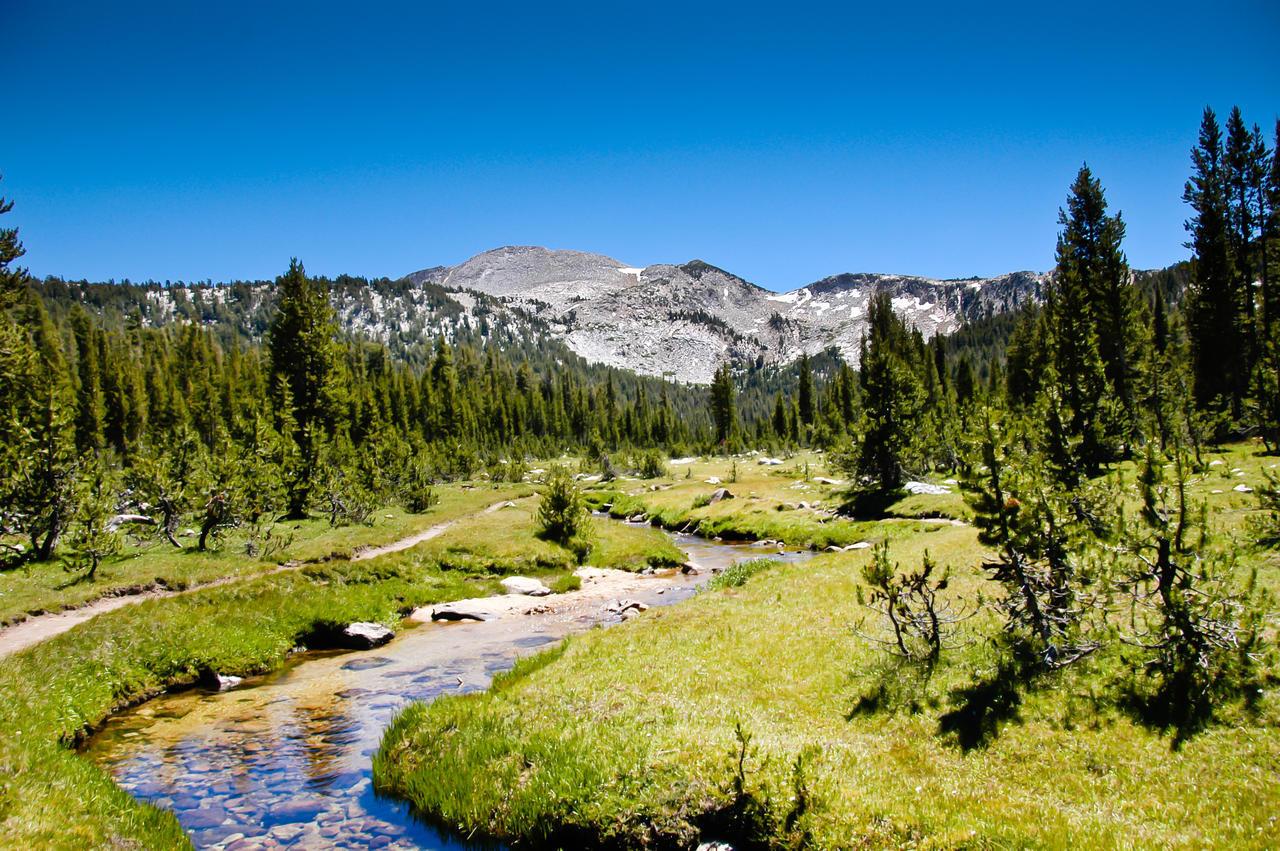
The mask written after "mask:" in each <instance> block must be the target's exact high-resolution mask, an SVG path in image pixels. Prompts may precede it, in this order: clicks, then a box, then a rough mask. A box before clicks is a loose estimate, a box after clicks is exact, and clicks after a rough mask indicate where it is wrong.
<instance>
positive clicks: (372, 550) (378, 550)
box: [351, 499, 515, 561]
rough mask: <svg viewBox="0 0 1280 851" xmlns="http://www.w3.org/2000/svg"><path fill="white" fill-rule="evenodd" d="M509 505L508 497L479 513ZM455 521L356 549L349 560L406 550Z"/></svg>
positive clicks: (442, 531)
mask: <svg viewBox="0 0 1280 851" xmlns="http://www.w3.org/2000/svg"><path fill="white" fill-rule="evenodd" d="M509 505H515V502H514V501H512V500H509V499H507V500H503V501H502V502H495V503H494V504H493V505H490V506H488V507H487V508H485V509H484V511H482V512H480V513H481V514H492V513H493V512H495V511H500V510H502V509H503V508H506V507H507V506H509ZM460 519H461V518H460ZM457 522H458V521H457V520H449V521H447V522H445V523H437V524H436V525H434V526H432V527H431V528H430V529H425V530H423V531H421V532H418V533H417V534H416V535H410V536H409V537H407V538H401V539H400V540H398V541H392V542H391V543H390V544H383V545H382V546H380V547H369V548H367V549H363V550H357V551H356V554H355V555H353V556H352V557H351V560H352V561H364V560H365V559H368V558H377V557H378V556H384V555H387V554H388V553H398V552H400V551H401V550H407V549H409V548H410V547H416V546H417V545H418V544H421V543H422V542H423V541H430V540H431V539H432V538H436V537H439V536H440V535H443V534H444V533H445V532H447V531H449V529H450V527H452V526H453V524H454V523H457Z"/></svg>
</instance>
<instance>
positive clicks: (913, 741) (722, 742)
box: [375, 445, 1280, 848]
mask: <svg viewBox="0 0 1280 851" xmlns="http://www.w3.org/2000/svg"><path fill="white" fill-rule="evenodd" d="M1208 458H1211V459H1215V460H1221V461H1222V462H1223V463H1222V464H1216V465H1214V466H1212V467H1209V468H1208V470H1209V472H1208V473H1207V474H1206V473H1202V474H1200V475H1199V476H1197V480H1196V481H1195V482H1194V484H1193V486H1192V495H1193V497H1194V498H1196V499H1201V498H1203V499H1207V500H1208V501H1209V505H1210V507H1211V510H1212V512H1213V513H1212V523H1213V525H1214V528H1215V541H1216V542H1217V545H1218V546H1222V547H1224V548H1230V549H1232V550H1234V551H1235V552H1236V554H1237V556H1238V558H1239V560H1240V563H1239V567H1240V570H1241V573H1242V575H1243V573H1245V572H1247V571H1248V570H1250V569H1252V568H1254V567H1257V568H1258V570H1259V575H1260V580H1261V583H1262V584H1263V585H1264V586H1268V587H1271V588H1273V589H1274V588H1276V587H1277V586H1278V585H1280V582H1278V580H1280V567H1278V565H1277V558H1276V555H1275V553H1274V552H1272V551H1268V550H1262V549H1259V548H1258V547H1256V546H1255V545H1253V544H1252V543H1251V541H1250V540H1249V538H1248V534H1247V533H1248V528H1249V518H1250V517H1251V516H1255V515H1256V513H1257V512H1256V499H1255V497H1254V494H1252V493H1242V492H1240V491H1236V490H1234V489H1233V488H1234V487H1235V486H1236V485H1238V484H1244V485H1245V486H1246V487H1251V488H1255V489H1256V488H1257V487H1258V486H1259V485H1260V484H1261V478H1262V477H1261V470H1263V469H1265V468H1268V467H1270V466H1271V465H1273V464H1275V463H1276V462H1277V459H1276V458H1273V457H1269V456H1265V455H1262V454H1260V452H1259V450H1258V447H1257V446H1256V445H1245V446H1235V447H1230V448H1228V449H1226V450H1224V451H1222V452H1220V453H1214V454H1212V455H1210V456H1208ZM677 469H678V468H677ZM716 469H723V467H722V466H721V467H719V468H717V467H715V466H712V465H705V466H702V467H700V468H699V471H698V473H696V474H695V475H698V476H701V478H706V477H707V476H706V475H703V473H704V472H705V473H709V474H710V475H714V474H715V473H714V472H710V471H713V470H716ZM1235 470H1239V471H1240V472H1233V471H1235ZM1134 471H1135V467H1134V465H1132V464H1129V465H1123V468H1122V469H1121V470H1120V471H1119V472H1120V473H1121V474H1122V475H1123V477H1124V478H1125V479H1126V480H1127V482H1128V484H1129V486H1130V487H1131V486H1132V483H1133V479H1134ZM743 472H744V470H743V467H741V466H740V467H739V482H738V483H737V484H736V485H735V484H733V483H729V484H726V485H725V487H728V488H729V489H730V490H732V491H734V492H735V494H739V498H738V499H736V500H734V501H732V502H730V503H728V504H725V503H721V504H718V505H717V506H709V507H707V508H705V509H693V508H692V507H691V505H692V496H693V495H694V494H695V493H700V492H706V491H708V490H709V489H710V488H711V486H709V485H706V484H705V483H701V482H698V483H696V484H693V483H684V484H678V485H677V487H673V488H671V489H670V490H659V491H650V490H648V487H647V485H646V486H645V487H643V488H642V487H640V486H638V485H637V484H635V483H631V482H622V483H614V484H612V485H610V487H611V488H613V489H614V490H615V491H616V493H617V494H618V495H620V496H621V498H622V499H624V500H625V502H624V503H623V504H622V505H621V506H620V508H621V509H622V511H623V513H625V512H631V511H635V512H640V511H644V512H647V513H651V514H656V515H658V516H660V517H661V518H662V520H663V522H668V521H680V520H684V519H685V518H686V517H699V518H702V519H704V520H705V519H706V518H714V517H724V518H729V520H728V521H727V522H728V523H729V524H731V527H732V528H736V529H750V528H756V524H757V523H759V522H760V521H759V520H758V518H757V516H756V515H754V514H753V511H754V507H753V506H752V505H751V503H750V502H748V501H746V500H744V499H743V498H742V496H743V494H740V493H739V492H740V491H741V492H744V493H750V492H751V491H752V490H753V489H754V490H755V492H756V493H757V495H759V494H761V493H762V492H767V493H768V499H771V500H773V501H775V502H776V501H778V500H779V499H780V498H783V492H785V491H789V490H790V486H791V484H793V483H794V482H795V481H796V480H795V479H789V478H785V477H782V476H777V477H776V478H777V479H779V480H780V481H781V482H782V484H781V485H779V484H777V483H774V482H772V479H773V478H774V477H773V476H772V475H771V474H769V473H765V474H763V475H762V474H760V473H758V472H753V474H752V475H747V476H744V475H743ZM690 479H693V477H692V476H691V477H690ZM769 485H772V488H768V486H769ZM1214 491H1221V492H1220V493H1214ZM951 497H952V495H945V496H944V497H934V498H928V500H932V501H933V505H930V503H929V501H928V500H926V498H923V497H922V498H915V497H912V498H909V499H907V500H903V501H901V502H899V503H898V504H896V505H894V506H892V507H891V510H890V514H903V513H926V512H927V513H932V512H933V511H935V510H936V504H937V502H939V501H942V500H946V501H948V502H951V504H952V505H954V502H953V501H952V500H951ZM611 498H613V499H614V500H615V501H616V500H617V499H618V496H612V497H611ZM955 499H959V497H958V495H956V496H955ZM1124 500H1125V502H1126V503H1128V504H1136V498H1135V496H1134V495H1133V493H1132V492H1131V491H1130V492H1128V493H1127V495H1126V496H1125V497H1124ZM903 503H909V505H907V506H904V505H903ZM904 508H905V509H906V510H904ZM667 512H671V514H670V515H668V514H667ZM677 512H678V513H677ZM698 512H701V513H700V514H699V513H698ZM826 525H827V524H825V523H823V524H815V526H826ZM815 526H800V527H798V528H797V530H796V532H795V534H797V535H800V534H802V532H803V533H804V534H809V535H816V534H817V533H816V531H815ZM863 528H864V529H865V533H866V534H867V537H868V538H871V539H876V538H891V539H892V540H891V555H892V558H893V559H894V560H896V561H899V562H901V563H902V564H903V565H904V566H913V565H917V564H918V563H919V561H920V559H921V558H922V556H923V554H924V552H925V551H926V550H928V551H929V552H930V554H931V555H932V556H933V558H934V559H935V560H937V562H938V563H939V565H940V567H942V568H950V571H951V576H952V579H951V583H950V587H949V588H948V589H947V594H948V595H949V596H950V597H951V598H952V599H954V600H956V601H957V602H958V603H961V604H962V605H965V606H967V607H970V608H972V607H974V606H975V605H976V603H977V601H978V599H979V597H980V596H986V597H990V596H991V595H992V594H993V593H995V589H994V586H993V585H992V583H991V582H989V581H988V580H987V579H986V578H985V576H984V574H983V572H982V571H981V569H980V564H981V562H982V560H983V558H984V555H985V550H984V548H983V547H982V546H981V545H980V544H979V543H978V541H977V537H976V531H975V530H974V529H973V528H971V527H967V526H953V525H949V524H924V523H919V522H909V521H901V520H897V521H893V520H891V521H886V522H884V523H880V524H874V525H869V526H867V527H863ZM870 557H871V554H870V553H869V552H868V551H866V550H862V551H854V552H846V553H838V554H831V555H824V556H821V557H819V558H817V559H815V560H813V561H812V562H809V563H807V564H802V565H775V566H772V567H770V568H768V569H764V570H760V571H747V570H744V571H742V572H743V573H744V574H746V573H751V574H752V575H750V576H749V577H746V581H745V582H744V583H743V584H740V585H739V584H737V583H731V582H727V581H726V582H724V583H721V584H722V585H725V586H727V587H722V588H719V589H712V590H709V591H707V592H705V593H703V594H701V595H699V597H698V598H696V599H694V600H693V601H690V602H689V603H687V604H684V605H681V606H677V607H674V608H671V609H663V610H659V611H652V612H649V613H647V614H646V615H645V616H644V617H643V618H640V619H638V620H637V621H635V622H633V623H630V624H627V625H626V626H625V627H622V628H619V629H613V630H608V631H605V632H596V633H591V634H588V635H585V636H582V637H580V638H577V639H575V640H574V641H573V642H571V643H570V644H569V646H568V647H567V648H565V649H564V650H563V651H562V652H561V653H560V654H559V655H558V658H555V659H548V660H546V661H545V662H543V663H539V664H536V665H535V664H530V665H529V667H528V669H527V671H525V672H524V674H523V676H513V677H511V678H510V679H509V680H508V681H506V682H504V684H503V687H502V688H501V689H496V690H494V691H493V692H491V693H488V694H478V695H471V696H466V697H459V698H448V699H445V700H442V701H438V702H436V703H434V704H432V705H430V706H422V705H415V706H413V707H410V708H409V709H408V710H406V711H405V712H404V713H403V714H402V715H401V716H400V717H399V718H398V719H397V720H396V721H395V723H394V724H393V726H392V727H391V729H390V730H389V732H388V734H387V736H386V738H385V739H384V742H383V748H382V750H381V751H380V752H379V754H378V756H377V757H376V759H375V775H376V781H377V783H378V786H379V788H381V789H383V790H384V791H390V792H393V793H394V794H397V795H399V796H402V797H405V798H408V799H409V800H410V801H412V802H413V803H414V804H415V806H416V807H417V808H418V809H419V810H420V811H421V812H422V813H424V814H426V815H427V816H428V817H430V818H432V819H433V820H436V821H438V822H440V823H443V824H445V825H447V826H450V827H452V828H454V829H457V830H459V831H460V832H462V833H464V834H468V835H477V836H489V837H494V838H498V839H506V840H512V841H517V840H518V841H529V842H532V843H534V844H564V843H566V842H568V843H569V844H574V843H576V844H590V843H593V842H604V843H611V844H616V845H620V846H628V845H639V844H648V845H665V846H673V847H676V846H690V845H692V844H696V842H697V840H698V839H699V838H700V837H701V838H707V837H715V836H717V835H718V836H722V837H725V836H726V835H727V838H731V839H741V838H743V836H742V834H743V833H744V832H745V833H749V834H754V835H753V836H752V838H753V839H754V840H756V841H760V842H764V843H766V844H769V843H776V844H778V845H779V846H788V845H792V844H796V843H808V844H810V845H812V846H814V847H832V848H835V847H840V848H843V847H851V846H854V847H864V846H870V847H900V846H903V845H911V846H921V847H957V846H964V847H1026V846H1044V847H1189V848H1190V847H1205V846H1216V847H1253V848H1265V847H1275V846H1276V845H1277V844H1280V822H1277V820H1276V818H1275V813H1276V812H1278V811H1280V782H1277V774H1276V770H1277V766H1278V765H1280V693H1278V690H1277V680H1276V678H1275V671H1274V669H1273V668H1272V669H1269V673H1268V677H1269V679H1268V680H1267V683H1268V684H1267V686H1266V688H1265V690H1264V693H1263V694H1262V697H1261V699H1260V701H1259V702H1258V705H1257V707H1256V710H1255V711H1252V712H1251V711H1249V710H1247V709H1245V708H1244V707H1243V706H1241V705H1236V704H1233V705H1230V706H1227V707H1225V708H1224V709H1223V710H1222V712H1221V714H1220V718H1219V723H1217V724H1216V725H1214V726H1212V727H1211V728H1210V729H1209V730H1207V731H1206V732H1204V733H1201V734H1200V735H1198V736H1195V737H1193V738H1192V739H1191V740H1190V741H1188V742H1187V743H1186V744H1185V745H1184V746H1183V747H1182V748H1181V749H1180V750H1177V751H1175V750H1174V749H1173V748H1172V747H1171V739H1170V737H1169V736H1167V735H1164V734H1162V733H1161V732H1159V731H1156V730H1152V729H1149V728H1147V727H1145V726H1142V725H1141V724H1140V723H1138V722H1137V721H1136V720H1135V719H1134V718H1133V717H1132V716H1130V715H1129V714H1128V713H1127V712H1126V711H1124V709H1123V707H1122V705H1121V703H1120V701H1119V700H1118V699H1117V689H1118V682H1119V681H1120V680H1121V679H1122V678H1123V677H1126V676H1128V672H1129V671H1130V670H1131V666H1130V664H1129V663H1128V662H1126V660H1125V658H1124V657H1125V650H1124V648H1123V646H1115V647H1114V648H1113V649H1111V650H1108V651H1106V652H1103V653H1100V654H1098V655H1096V656H1095V657H1093V658H1090V659H1089V660H1087V661H1086V662H1084V663H1083V664H1081V665H1079V666H1077V667H1075V668H1072V669H1068V670H1067V671H1065V672H1062V673H1059V674H1056V675H1052V676H1046V677H1043V678H1042V679H1041V680H1040V681H1039V682H1038V683H1037V684H1036V685H1035V687H1034V688H1031V689H1029V690H1027V691H1025V692H1024V693H1023V694H1022V697H1021V703H1020V705H1019V706H1018V707H1017V711H1016V713H1015V714H1014V715H1013V717H1011V718H1010V719H1009V720H1007V721H1006V722H1005V723H1004V724H1003V725H1002V726H1000V727H999V732H998V735H996V736H995V737H994V739H992V740H991V741H989V742H988V743H987V744H986V745H985V746H980V747H976V748H974V749H971V750H965V749H964V748H962V747H960V746H959V743H958V741H957V739H956V738H955V737H954V736H951V735H944V734H942V733H941V732H940V719H941V717H942V715H943V714H944V713H945V712H947V711H948V710H950V709H952V708H953V707H954V706H955V705H956V701H957V690H959V689H961V688H963V687H965V686H968V685H971V684H972V683H974V682H975V681H977V680H979V679H981V678H983V677H985V676H988V675H989V674H991V672H992V671H993V670H994V668H995V666H996V662H997V656H996V654H995V652H994V650H993V648H992V644H991V643H990V641H989V636H992V635H994V634H995V632H996V630H997V629H998V624H997V623H996V621H995V616H994V615H993V614H992V613H991V612H989V611H983V612H981V613H979V614H978V615H977V616H975V617H973V618H972V619H970V620H969V621H967V622H965V624H964V625H963V627H962V632H961V633H960V634H959V635H957V636H956V641H955V643H956V644H957V645H958V646H956V647H954V648H952V649H951V650H949V651H948V652H947V653H946V655H944V660H943V663H942V664H941V665H940V666H939V668H938V669H937V670H936V671H935V672H934V674H933V676H932V678H931V679H928V680H927V681H926V680H924V679H923V678H921V677H919V676H918V675H914V674H913V673H912V671H910V670H909V669H903V668H901V667H898V666H896V665H894V664H893V663H892V662H891V661H890V659H889V657H888V656H887V655H886V654H884V653H883V652H881V651H880V649H879V648H878V647H877V646H876V645H875V644H874V643H873V642H871V641H869V640H868V639H867V638H866V637H865V636H866V634H867V633H870V632H873V631H874V629H875V627H876V623H875V621H874V615H872V613H870V612H869V611H868V610H867V609H866V608H865V607H863V606H861V605H860V604H859V602H858V599H859V593H858V592H859V586H860V583H861V580H860V567H861V566H862V565H863V564H865V563H866V561H867V560H868V559H869V558H870ZM1269 642H1270V643H1271V645H1272V646H1274V642H1275V636H1274V628H1273V632H1272V634H1271V635H1270V636H1269ZM655 648H661V649H660V650H655ZM882 686H884V688H883V689H882V688H881V687H882ZM876 694H880V695H881V701H880V705H878V706H877V705H874V704H871V705H869V704H868V703H867V701H866V700H865V699H866V698H868V697H869V696H874V695H876ZM736 728H740V729H742V730H744V731H746V733H747V734H749V736H750V746H749V748H748V750H747V755H746V761H745V764H746V777H745V791H746V793H747V797H746V799H745V801H746V802H745V803H744V800H743V799H738V798H737V797H736V794H735V789H734V776H735V766H736V759H737V757H738V755H739V754H740V743H739V740H738V739H737V737H736V734H735V729H736ZM802 756H803V759H801V757H802ZM797 760H800V763H801V766H802V767H801V769H800V770H799V774H797V768H796V766H797ZM797 784H799V785H800V786H802V787H803V791H804V795H803V797H804V799H805V800H806V801H807V807H806V808H804V809H803V810H797V807H796V801H797V794H796V793H797ZM735 831H737V833H735Z"/></svg>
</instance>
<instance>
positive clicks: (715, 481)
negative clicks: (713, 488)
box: [706, 476, 720, 485]
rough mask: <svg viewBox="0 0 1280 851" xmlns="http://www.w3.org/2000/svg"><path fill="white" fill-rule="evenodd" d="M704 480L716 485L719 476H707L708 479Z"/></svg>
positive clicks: (718, 481) (718, 482)
mask: <svg viewBox="0 0 1280 851" xmlns="http://www.w3.org/2000/svg"><path fill="white" fill-rule="evenodd" d="M706 482H707V484H709V485H718V484H720V477H719V476H711V477H710V478H708V479H707V480H706Z"/></svg>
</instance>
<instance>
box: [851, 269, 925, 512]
mask: <svg viewBox="0 0 1280 851" xmlns="http://www.w3.org/2000/svg"><path fill="white" fill-rule="evenodd" d="M867 334H868V336H867V337H865V338H864V339H863V351H862V363H861V380H862V398H863V399H864V404H863V408H862V423H861V427H860V429H859V431H860V434H861V443H860V444H859V447H858V453H857V459H856V465H855V468H854V469H853V470H851V471H850V472H852V473H854V474H857V475H861V476H864V477H867V478H870V479H871V480H872V481H873V482H874V483H875V486H876V487H877V488H878V489H880V490H882V491H892V490H894V489H896V488H898V487H899V486H901V484H902V482H903V479H904V474H905V472H906V470H905V463H906V460H907V457H908V455H909V454H910V452H911V451H912V450H913V448H914V446H915V435H916V429H917V427H918V422H919V417H920V414H921V412H922V410H923V407H924V390H923V388H922V386H921V382H920V378H919V375H918V374H917V372H916V370H915V368H914V365H913V364H912V362H911V360H910V358H911V355H912V352H913V346H912V341H911V335H910V334H909V332H908V331H907V328H906V325H905V324H903V321H902V319H901V318H899V317H898V315H897V314H896V313H894V312H893V303H892V302H891V301H890V299H889V294H888V293H885V292H880V293H876V295H874V296H873V297H872V299H871V306H870V312H869V314H868V320H867Z"/></svg>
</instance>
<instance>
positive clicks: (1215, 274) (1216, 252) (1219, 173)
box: [1182, 107, 1248, 417]
mask: <svg viewBox="0 0 1280 851" xmlns="http://www.w3.org/2000/svg"><path fill="white" fill-rule="evenodd" d="M1191 163H1192V174H1191V178H1190V179H1189V180H1188V181H1187V183H1186V187H1185V188H1184V190H1183V193H1182V199H1183V200H1184V201H1185V202H1187V203H1188V204H1189V205H1190V206H1191V209H1192V211H1193V214H1192V216H1191V218H1190V219H1188V220H1187V223H1186V229H1187V231H1188V232H1190V234H1191V242H1190V243H1189V247H1190V248H1191V249H1192V251H1193V252H1194V254H1195V257H1194V258H1193V260H1192V266H1191V268H1192V272H1191V285H1190V288H1189V292H1188V299H1187V300H1188V319H1189V322H1188V331H1189V332H1190V337H1191V356H1192V366H1193V370H1194V376H1195V395H1196V401H1197V402H1198V403H1199V405H1200V406H1201V407H1202V408H1209V407H1217V408H1221V407H1222V406H1223V405H1229V407H1230V410H1231V413H1232V414H1233V415H1234V416H1237V417H1238V416H1239V415H1240V413H1241V402H1242V400H1243V397H1244V393H1245V387H1246V383H1247V381H1248V369H1247V354H1246V352H1247V340H1246V333H1245V326H1244V324H1243V323H1242V321H1241V316H1242V314H1244V312H1245V308H1244V298H1243V296H1242V294H1241V293H1240V291H1239V287H1238V279H1237V276H1236V273H1235V268H1234V264H1233V262H1232V256H1231V242H1230V241H1231V237H1230V222H1229V214H1228V197H1227V196H1228V187H1227V175H1226V171H1227V169H1226V165H1225V163H1224V153H1223V144H1222V130H1221V128H1220V127H1219V126H1218V119H1217V116H1216V115H1215V114H1214V112H1213V110H1212V109H1210V108H1208V107H1205V111H1204V117H1203V119H1202V120H1201V123H1200V136H1199V140H1198V141H1197V143H1196V147H1195V148H1193V149H1192V151H1191Z"/></svg>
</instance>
